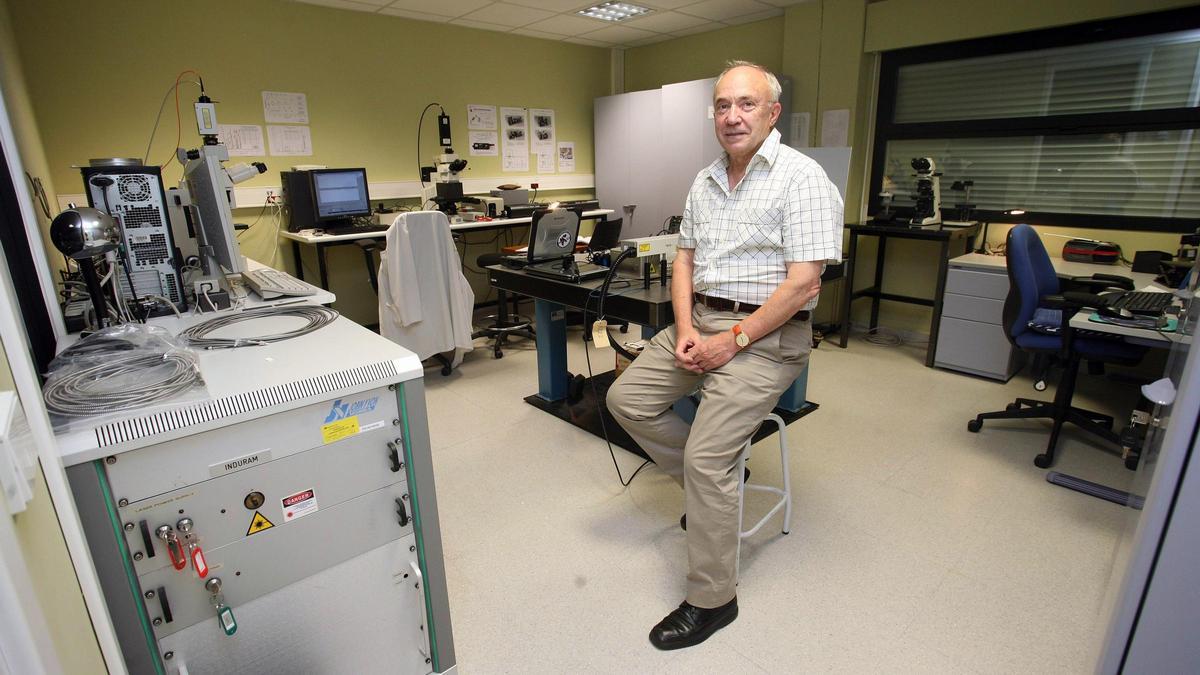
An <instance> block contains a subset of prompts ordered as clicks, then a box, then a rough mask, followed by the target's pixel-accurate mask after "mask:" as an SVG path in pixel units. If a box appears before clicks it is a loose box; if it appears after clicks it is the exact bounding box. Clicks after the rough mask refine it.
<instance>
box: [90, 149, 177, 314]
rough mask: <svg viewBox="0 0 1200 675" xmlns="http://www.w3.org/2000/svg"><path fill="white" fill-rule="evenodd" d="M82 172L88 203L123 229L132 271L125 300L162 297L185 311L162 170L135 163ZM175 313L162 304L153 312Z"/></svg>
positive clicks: (125, 281)
mask: <svg viewBox="0 0 1200 675" xmlns="http://www.w3.org/2000/svg"><path fill="white" fill-rule="evenodd" d="M80 170H81V171H82V173H83V183H84V189H85V190H86V192H87V198H88V205H89V206H91V207H93V208H96V209H100V210H102V211H104V212H106V213H108V214H109V215H110V216H112V218H113V221H114V222H116V224H117V226H118V228H119V229H120V232H121V238H122V244H123V248H124V251H125V253H126V259H125V260H124V261H123V262H124V264H126V265H127V269H128V272H129V274H128V276H126V275H124V274H122V275H121V276H120V278H119V280H118V283H119V285H120V288H121V292H122V294H123V296H124V297H125V298H127V299H133V298H135V297H137V298H145V297H147V296H152V295H156V296H161V297H164V298H167V299H169V300H170V301H171V302H173V303H175V306H176V307H178V308H179V309H180V310H183V309H186V308H187V300H186V299H185V297H184V293H183V283H182V280H181V278H180V274H179V267H178V264H177V258H176V253H175V242H174V238H173V237H172V234H171V223H170V219H169V218H168V216H167V198H166V193H165V192H164V191H163V184H162V171H161V169H160V168H159V167H157V166H144V165H140V164H134V163H120V164H115V163H114V164H99V163H93V165H92V166H85V167H81V168H80ZM131 280H132V283H133V288H132V289H131V288H130V281H131ZM171 313H172V310H171V308H169V307H167V306H166V305H164V304H162V303H159V304H158V305H157V306H156V307H155V309H153V310H151V316H159V315H163V314H171Z"/></svg>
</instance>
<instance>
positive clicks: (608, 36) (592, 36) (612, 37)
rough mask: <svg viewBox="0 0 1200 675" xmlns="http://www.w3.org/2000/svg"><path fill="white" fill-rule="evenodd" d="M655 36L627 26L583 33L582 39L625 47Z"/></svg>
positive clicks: (646, 31)
mask: <svg viewBox="0 0 1200 675" xmlns="http://www.w3.org/2000/svg"><path fill="white" fill-rule="evenodd" d="M655 35H656V34H655V33H651V32H650V31H648V30H638V29H637V28H630V27H628V26H609V27H608V28H601V29H600V30H594V31H592V32H590V33H585V34H584V35H583V37H585V38H587V39H589V40H601V41H603V42H611V43H613V44H619V45H627V44H629V43H631V42H633V41H635V40H644V39H646V38H648V37H654V36H655Z"/></svg>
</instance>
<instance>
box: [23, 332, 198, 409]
mask: <svg viewBox="0 0 1200 675" xmlns="http://www.w3.org/2000/svg"><path fill="white" fill-rule="evenodd" d="M203 384H204V382H203V380H202V379H201V377H200V372H199V369H198V368H197V366H196V355H195V353H194V352H192V351H191V350H189V349H187V348H186V347H184V346H182V345H180V344H179V343H178V342H177V341H175V339H174V338H172V337H171V336H170V334H169V333H167V332H166V331H165V330H163V329H161V328H157V327H153V326H146V325H143V324H125V325H122V326H115V327H112V328H106V329H104V330H103V331H100V332H97V333H95V334H93V335H91V336H89V337H87V338H84V339H83V340H80V341H79V342H78V343H76V344H75V345H73V346H71V347H69V348H68V349H66V350H64V351H63V353H62V354H60V355H59V356H58V357H57V358H55V360H54V361H53V362H51V364H50V374H49V377H48V378H47V380H46V386H45V387H44V389H43V396H44V398H45V401H46V409H47V410H48V411H49V412H51V413H53V414H55V415H59V416H61V417H64V418H81V417H92V416H96V415H112V414H119V413H121V412H123V411H126V410H132V409H135V408H136V409H145V408H146V407H147V406H148V405H150V404H153V403H156V402H158V401H164V400H167V399H172V398H176V397H178V396H179V395H180V394H183V393H184V392H187V391H189V390H191V389H192V388H193V387H199V386H203Z"/></svg>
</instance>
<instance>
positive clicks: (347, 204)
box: [312, 169, 371, 220]
mask: <svg viewBox="0 0 1200 675" xmlns="http://www.w3.org/2000/svg"><path fill="white" fill-rule="evenodd" d="M312 183H313V202H314V203H315V205H316V211H317V220H336V219H341V218H350V217H351V216H366V215H370V213H371V196H370V195H369V194H367V170H366V169H318V170H315V171H313V172H312Z"/></svg>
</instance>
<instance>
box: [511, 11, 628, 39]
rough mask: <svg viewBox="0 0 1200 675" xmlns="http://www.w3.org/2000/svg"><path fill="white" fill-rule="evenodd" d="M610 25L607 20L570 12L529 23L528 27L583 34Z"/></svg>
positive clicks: (560, 33) (567, 33) (561, 33)
mask: <svg viewBox="0 0 1200 675" xmlns="http://www.w3.org/2000/svg"><path fill="white" fill-rule="evenodd" d="M607 25H609V24H608V22H607V21H601V20H599V19H588V18H586V17H582V16H572V15H570V14H559V15H558V16H552V17H550V18H549V19H545V20H544V21H536V22H534V23H531V24H529V25H528V26H526V28H532V29H534V30H544V31H546V32H548V33H557V34H558V35H581V34H583V33H590V32H591V31H594V30H597V29H599V28H603V27H605V26H607Z"/></svg>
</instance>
